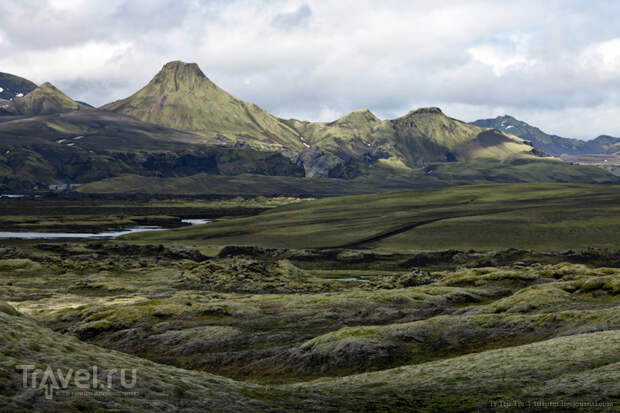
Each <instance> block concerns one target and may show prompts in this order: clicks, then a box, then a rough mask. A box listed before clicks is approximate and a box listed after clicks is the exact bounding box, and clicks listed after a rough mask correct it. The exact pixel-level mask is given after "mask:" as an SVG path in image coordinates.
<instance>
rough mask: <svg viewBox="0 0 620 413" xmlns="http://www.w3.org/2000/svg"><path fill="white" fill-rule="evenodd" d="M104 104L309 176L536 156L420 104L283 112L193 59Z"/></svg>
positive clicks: (519, 143) (509, 139)
mask: <svg viewBox="0 0 620 413" xmlns="http://www.w3.org/2000/svg"><path fill="white" fill-rule="evenodd" d="M101 109H103V110H108V111H113V112H116V113H122V114H124V115H128V116H132V117H134V118H137V119H140V120H142V121H145V122H151V123H155V124H158V125H161V126H166V127H170V128H175V129H179V130H184V131H187V132H191V133H195V134H199V135H202V136H204V137H205V138H206V141H207V142H208V143H211V144H219V145H228V146H249V147H251V148H253V149H258V150H275V151H279V152H281V153H283V154H284V155H286V156H288V157H290V158H291V159H294V160H295V161H296V162H298V163H300V164H302V165H303V166H304V169H305V171H306V175H307V176H309V177H313V176H316V177H345V178H351V177H354V176H357V175H359V174H361V173H364V169H366V168H367V167H368V166H369V165H372V164H374V163H376V162H378V161H380V160H381V161H382V162H383V163H386V162H387V163H388V164H390V165H393V166H398V167H404V168H413V167H420V166H422V165H424V164H427V163H428V162H435V161H455V160H468V159H477V158H480V157H490V158H495V159H499V160H502V159H506V158H508V157H514V156H535V155H536V153H534V148H533V147H531V146H530V145H528V144H527V143H525V142H523V140H522V139H520V138H518V137H516V136H513V135H510V134H506V133H504V132H501V131H487V130H486V129H485V128H481V127H477V126H474V125H469V124H467V123H464V122H460V121H457V120H455V119H451V118H448V117H447V116H445V115H444V114H443V113H442V112H441V110H439V109H438V108H422V109H419V110H417V111H412V112H410V113H409V114H407V115H406V116H404V117H402V118H399V119H395V120H380V119H378V118H377V117H376V116H375V115H373V114H372V113H371V112H370V111H368V110H367V109H364V110H360V111H355V112H353V113H351V114H349V115H347V116H344V117H343V118H340V119H338V120H336V121H334V122H329V123H323V122H305V121H299V120H295V119H289V120H284V119H280V118H277V117H275V116H273V115H271V114H269V113H268V112H266V111H265V110H263V109H261V108H259V107H258V106H256V105H254V104H251V103H247V102H244V101H242V100H240V99H237V98H235V97H233V96H232V95H230V94H229V93H227V92H225V91H224V90H222V89H221V88H219V87H218V86H217V85H215V84H214V83H213V82H212V81H211V80H209V79H208V78H207V77H206V76H205V75H204V73H203V72H202V71H201V70H200V68H199V67H198V65H196V64H195V63H183V62H180V61H174V62H170V63H167V64H166V65H164V67H163V68H162V69H161V71H160V72H159V73H158V74H157V75H156V76H155V77H154V78H153V79H152V80H151V81H150V82H149V83H148V84H147V85H146V86H145V87H144V88H142V89H141V90H140V91H138V92H137V93H135V94H134V95H132V96H130V97H128V98H126V99H123V100H119V101H117V102H113V103H110V104H108V105H105V106H103V107H102V108H101Z"/></svg>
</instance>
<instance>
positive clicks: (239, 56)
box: [0, 0, 620, 137]
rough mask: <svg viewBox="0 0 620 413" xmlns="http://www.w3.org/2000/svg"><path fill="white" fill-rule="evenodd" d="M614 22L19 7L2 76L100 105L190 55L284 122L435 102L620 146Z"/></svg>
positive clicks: (1, 17) (527, 13) (60, 2)
mask: <svg viewBox="0 0 620 413" xmlns="http://www.w3.org/2000/svg"><path fill="white" fill-rule="evenodd" d="M618 17H620V5H618V6H616V5H613V4H610V3H598V2H590V3H588V4H587V5H585V4H580V3H574V2H555V1H553V2H544V3H541V2H539V1H536V0H523V1H519V2H497V1H492V0H458V1H438V2H432V3H431V2H428V1H424V0H418V1H404V0H402V1H399V0H391V1H385V2H376V1H372V0H358V1H353V0H341V1H338V2H326V1H320V0H275V1H260V0H234V1H222V0H210V1H189V0H151V1H147V0H133V1H129V0H108V1H106V2H105V3H104V2H92V1H86V0H79V1H77V2H76V1H73V0H71V1H68V0H48V1H35V0H23V1H21V2H4V3H2V4H0V28H1V29H0V30H1V33H0V41H2V40H3V42H0V67H1V70H3V71H9V72H13V73H16V74H18V75H23V76H25V77H30V78H32V80H34V81H36V82H42V81H45V80H50V81H52V83H56V84H57V85H58V86H59V87H61V88H63V89H64V90H65V91H66V92H67V93H68V94H70V95H72V96H73V97H74V98H77V99H80V100H85V101H88V102H90V103H93V104H97V105H99V104H103V103H107V102H109V101H112V100H115V99H118V98H122V97H125V96H127V95H129V94H131V93H133V92H135V91H136V90H138V89H139V88H140V87H141V86H143V85H144V84H145V83H146V82H148V81H149V80H150V78H151V77H152V76H153V75H154V74H155V73H156V71H157V70H159V68H160V67H161V66H162V65H163V64H164V63H165V62H166V61H169V60H173V59H182V60H186V61H193V62H197V63H199V64H200V66H201V68H202V69H203V71H204V72H205V73H206V74H207V75H208V76H209V77H210V78H211V79H212V80H213V81H215V82H216V83H218V84H219V85H220V86H221V87H223V88H224V89H226V90H228V91H229V92H231V93H233V94H234V95H236V96H238V97H240V98H242V99H245V100H248V101H252V102H254V103H257V104H259V105H260V106H262V107H264V108H266V109H268V110H270V111H272V112H274V113H276V114H278V115H281V116H285V117H297V118H309V119H311V120H333V119H334V118H336V117H338V116H341V115H344V114H346V113H348V112H350V111H352V110H355V109H358V108H362V107H368V108H369V109H371V110H372V111H373V112H375V113H376V114H377V115H378V116H382V117H395V116H400V115H403V114H404V113H406V112H407V111H408V110H410V109H412V108H415V107H416V106H420V105H437V106H442V107H443V108H444V109H445V110H444V111H445V112H446V113H448V114H450V115H452V116H455V117H462V118H464V119H465V120H473V119H476V118H479V117H487V116H496V115H499V114H503V113H504V112H507V113H511V114H513V115H515V116H518V115H519V114H522V115H523V116H528V117H529V118H528V119H533V120H535V121H537V122H540V123H539V124H538V126H540V127H541V128H542V129H544V130H548V131H550V132H554V133H563V134H565V135H574V136H587V137H593V136H596V135H598V134H599V133H612V134H617V135H620V122H618V121H617V120H616V119H614V118H613V117H612V116H611V115H610V113H611V112H613V109H612V108H616V107H620V98H619V96H618V94H617V93H616V92H615V91H616V90H618V87H619V86H620V28H618V25H617V23H616V22H617V20H618ZM24 22H28V24H24ZM451 111H452V112H451ZM597 114H598V115H597ZM567 116H570V117H571V119H570V120H567V119H566V117H567Z"/></svg>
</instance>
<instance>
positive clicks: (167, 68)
mask: <svg viewBox="0 0 620 413" xmlns="http://www.w3.org/2000/svg"><path fill="white" fill-rule="evenodd" d="M162 71H163V72H172V73H178V72H185V73H192V74H195V75H196V76H201V77H206V76H205V74H204V73H202V70H200V67H198V64H197V63H185V62H182V61H180V60H174V61H172V62H168V63H166V64H165V65H164V67H163V68H162Z"/></svg>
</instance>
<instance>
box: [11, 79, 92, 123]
mask: <svg viewBox="0 0 620 413" xmlns="http://www.w3.org/2000/svg"><path fill="white" fill-rule="evenodd" d="M86 109H90V108H89V107H88V106H86V105H83V104H81V103H78V102H76V101H74V100H73V99H71V98H70V97H68V96H67V95H65V94H64V93H62V92H61V91H60V90H58V89H57V88H56V87H55V86H54V85H52V84H51V83H49V82H45V83H44V84H42V85H41V86H40V87H38V88H36V89H34V90H33V91H32V92H30V93H29V94H27V95H26V96H24V97H18V98H15V99H13V101H12V102H10V103H9V104H8V105H7V106H5V107H4V108H3V110H4V112H5V114H11V115H26V116H35V115H49V114H52V113H67V112H73V111H78V110H86Z"/></svg>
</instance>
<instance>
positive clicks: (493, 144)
mask: <svg viewBox="0 0 620 413" xmlns="http://www.w3.org/2000/svg"><path fill="white" fill-rule="evenodd" d="M287 123H288V124H289V125H291V127H293V128H295V130H297V131H298V132H299V133H300V135H301V138H300V139H302V141H303V142H304V143H305V144H306V145H307V149H306V150H305V151H304V152H303V153H302V154H301V155H300V158H301V159H302V161H303V163H304V166H306V173H307V174H308V175H309V176H335V177H349V176H350V175H352V174H353V175H354V174H355V173H359V172H360V169H364V167H365V166H368V165H371V164H374V163H376V162H379V163H381V164H383V165H386V166H392V167H393V168H396V169H411V168H418V167H422V166H424V165H428V164H429V163H431V162H446V161H448V162H454V161H470V160H473V159H482V158H489V159H494V160H497V161H503V160H506V159H509V158H514V157H536V156H538V155H539V154H538V153H537V152H536V151H535V149H534V148H533V147H532V146H530V145H529V144H528V143H526V142H524V141H523V139H521V138H518V137H516V136H514V135H510V134H507V133H504V132H501V131H498V130H488V129H486V128H482V127H477V126H474V125H470V124H467V123H464V122H461V121H459V120H456V119H452V118H450V117H448V116H446V115H445V114H444V113H443V112H442V111H441V110H440V109H439V108H421V109H417V110H414V111H411V112H409V113H408V114H407V115H405V116H403V117H400V118H397V119H393V120H380V119H378V118H377V117H376V116H375V115H374V114H372V113H371V112H370V111H368V110H367V109H363V110H359V111H355V112H352V113H350V114H349V115H346V116H344V117H342V118H340V119H337V120H335V121H334V122H329V123H320V122H302V121H298V120H288V121H287ZM308 164H310V165H311V167H310V168H308Z"/></svg>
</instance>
